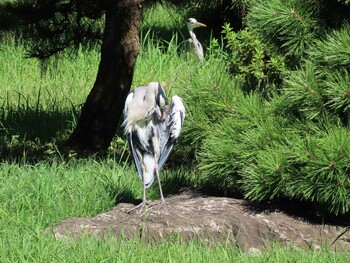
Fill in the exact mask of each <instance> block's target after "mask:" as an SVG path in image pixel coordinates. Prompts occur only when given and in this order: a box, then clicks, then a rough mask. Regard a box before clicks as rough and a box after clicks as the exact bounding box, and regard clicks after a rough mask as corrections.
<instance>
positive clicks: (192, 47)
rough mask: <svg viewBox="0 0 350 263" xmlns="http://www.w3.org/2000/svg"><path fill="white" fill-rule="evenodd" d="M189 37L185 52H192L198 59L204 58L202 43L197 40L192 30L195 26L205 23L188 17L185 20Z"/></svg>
mask: <svg viewBox="0 0 350 263" xmlns="http://www.w3.org/2000/svg"><path fill="white" fill-rule="evenodd" d="M186 25H187V29H188V33H189V34H190V38H189V39H187V41H186V42H187V48H186V49H187V52H189V53H192V54H194V55H195V56H196V57H197V58H198V59H199V60H200V61H203V60H204V51H203V47H202V44H201V43H200V42H199V41H198V39H197V37H196V34H195V33H194V32H193V30H194V29H195V28H197V27H206V25H205V24H203V23H200V22H198V21H197V20H196V19H194V18H189V19H188V20H187V22H186Z"/></svg>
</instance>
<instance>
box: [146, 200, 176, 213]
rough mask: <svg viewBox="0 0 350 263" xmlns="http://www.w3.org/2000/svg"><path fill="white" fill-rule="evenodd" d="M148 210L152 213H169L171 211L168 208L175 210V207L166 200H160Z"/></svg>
mask: <svg viewBox="0 0 350 263" xmlns="http://www.w3.org/2000/svg"><path fill="white" fill-rule="evenodd" d="M148 208H150V210H151V211H152V212H155V211H158V212H161V211H164V212H166V213H169V209H168V208H175V206H173V205H171V204H170V203H169V202H166V201H165V199H164V198H163V199H160V200H157V201H153V202H152V203H151V204H150V205H149V206H148Z"/></svg>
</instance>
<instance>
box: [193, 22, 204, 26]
mask: <svg viewBox="0 0 350 263" xmlns="http://www.w3.org/2000/svg"><path fill="white" fill-rule="evenodd" d="M195 25H196V27H207V25H205V24H203V23H201V22H196V23H195Z"/></svg>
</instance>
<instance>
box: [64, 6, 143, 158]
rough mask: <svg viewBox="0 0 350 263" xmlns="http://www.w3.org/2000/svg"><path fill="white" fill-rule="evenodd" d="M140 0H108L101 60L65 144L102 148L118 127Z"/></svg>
mask: <svg viewBox="0 0 350 263" xmlns="http://www.w3.org/2000/svg"><path fill="white" fill-rule="evenodd" d="M142 3H143V0H109V1H107V3H106V22H105V32H104V38H103V43H102V47H101V61H100V65H99V69H98V73H97V77H96V81H95V84H94V86H93V88H92V90H91V92H90V94H89V95H88V97H87V100H86V102H85V104H84V106H83V108H82V112H81V115H80V118H79V121H78V124H77V127H76V129H75V130H74V132H73V133H72V135H71V136H70V138H69V139H68V144H69V145H70V146H73V147H74V148H76V149H77V150H79V151H81V152H84V153H95V152H104V151H105V150H106V149H107V148H108V146H109V145H110V142H111V140H112V138H113V136H114V134H115V132H116V130H117V127H118V120H119V119H120V117H121V116H122V110H123V107H124V102H125V98H126V96H127V94H128V92H129V90H130V86H131V83H132V78H133V74H134V67H135V63H136V58H137V55H138V53H139V50H140V42H139V26H140V20H141V8H142V7H141V5H142Z"/></svg>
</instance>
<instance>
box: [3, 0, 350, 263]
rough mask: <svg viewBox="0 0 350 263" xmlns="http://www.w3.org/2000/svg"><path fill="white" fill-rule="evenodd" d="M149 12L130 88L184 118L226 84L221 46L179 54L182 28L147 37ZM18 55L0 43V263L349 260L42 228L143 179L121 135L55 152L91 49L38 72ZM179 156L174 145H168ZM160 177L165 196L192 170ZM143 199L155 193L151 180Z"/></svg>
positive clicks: (83, 90)
mask: <svg viewBox="0 0 350 263" xmlns="http://www.w3.org/2000/svg"><path fill="white" fill-rule="evenodd" d="M154 8H155V10H153V12H160V13H162V14H163V13H164V14H168V16H166V17H167V18H166V19H165V20H166V21H167V22H166V25H165V26H162V25H163V24H162V23H161V21H158V22H159V23H160V25H159V27H162V28H163V29H164V30H171V29H172V28H174V27H178V26H181V25H180V24H181V23H182V20H183V19H182V18H181V16H180V15H179V14H180V12H179V11H176V10H174V9H172V10H171V12H169V11H167V10H166V9H163V6H157V7H154ZM170 14H171V15H170ZM164 17H165V15H164ZM151 19H152V13H148V14H147V15H146V20H145V24H144V28H145V30H144V31H143V37H142V48H141V53H140V56H139V57H138V60H137V65H136V71H135V76H134V81H133V86H134V87H135V86H137V85H144V84H147V83H148V82H150V81H161V82H162V83H163V85H164V87H166V88H167V89H166V91H167V93H168V94H180V95H181V96H182V97H183V98H184V102H185V105H186V108H187V111H188V112H187V114H188V116H189V117H188V119H187V120H190V119H191V116H194V115H196V114H197V112H196V106H197V104H196V105H194V104H193V101H195V102H196V103H198V104H199V103H200V105H201V107H203V105H204V104H205V101H203V100H202V101H201V100H200V98H199V97H194V96H195V95H196V94H197V93H198V94H201V95H203V96H205V95H206V94H208V90H210V89H213V88H218V92H219V91H220V88H221V87H230V86H229V85H231V84H230V83H231V82H230V81H231V77H230V76H229V75H228V74H227V73H226V71H225V65H224V64H223V63H224V61H223V60H222V56H221V51H220V50H219V49H211V50H210V51H207V60H206V62H204V64H201V65H200V64H198V63H196V62H195V61H192V60H186V59H185V58H184V57H183V56H181V55H179V53H181V52H180V51H181V47H179V43H180V42H181V41H182V36H181V35H173V33H172V32H171V37H170V38H169V39H170V40H167V42H166V41H163V42H160V41H156V40H152V38H151V36H153V33H151V32H150V31H147V30H146V29H147V27H150V25H152V23H153V22H154V21H153V22H152V20H151ZM158 22H157V23H158ZM147 32H148V33H147ZM24 55H25V50H24V48H23V47H22V46H8V45H0V76H1V77H0V94H1V96H0V161H1V164H0V166H1V169H0V262H347V259H348V257H349V256H350V255H349V253H346V252H343V253H339V252H338V253H333V252H331V251H329V250H327V249H325V250H322V251H320V252H318V251H304V250H296V249H293V248H282V247H280V246H279V245H276V246H275V247H273V248H272V249H270V250H268V251H266V252H263V253H262V254H261V255H255V254H245V253H243V252H242V251H240V250H238V249H236V248H234V247H232V246H230V245H227V246H225V245H217V246H214V247H210V248H209V247H208V246H206V245H205V244H202V243H200V242H196V241H193V242H190V243H189V244H187V243H184V242H182V241H181V240H180V239H175V240H169V241H164V242H161V243H157V244H144V243H142V242H141V241H140V240H138V239H135V240H123V239H115V238H111V239H106V240H98V239H96V238H93V237H82V238H81V239H78V240H76V241H72V240H61V241H57V240H55V239H54V237H53V236H52V235H51V234H48V233H46V232H45V229H46V228H47V227H50V226H53V225H55V224H57V223H59V222H60V221H61V220H63V219H65V218H70V217H80V216H92V215H96V214H98V213H101V212H103V211H107V210H109V209H111V208H112V207H113V206H114V205H115V204H116V203H118V202H120V201H121V200H126V199H140V198H141V196H142V193H141V181H140V180H139V178H138V176H137V174H136V171H135V169H134V167H133V166H132V165H131V164H130V162H128V161H126V162H124V160H125V159H127V157H126V155H125V146H126V145H125V142H124V141H123V140H122V138H116V140H114V141H113V144H112V146H111V149H110V151H109V155H108V156H107V157H106V158H105V159H103V160H98V159H95V158H89V159H76V158H74V153H71V154H68V155H63V154H62V153H61V152H62V151H64V148H63V147H62V146H60V144H59V142H61V141H64V140H65V139H66V138H67V136H68V135H69V134H70V132H71V131H72V129H73V128H74V124H75V122H76V116H77V114H78V113H79V110H80V107H81V105H82V103H84V101H85V99H86V96H87V94H88V92H89V91H90V89H91V87H92V85H93V82H94V80H95V76H96V70H97V65H98V62H99V53H98V50H97V49H96V50H94V51H91V52H89V53H86V52H84V51H82V50H80V51H79V52H78V56H77V57H75V58H73V59H69V58H63V59H61V60H59V61H57V64H56V67H54V66H52V65H51V67H49V70H48V72H47V73H46V74H45V75H44V76H41V72H40V65H39V63H38V62H37V61H36V60H33V59H24V58H23V56H24ZM232 92H233V93H235V92H236V91H235V89H232ZM237 94H238V93H237ZM217 96H220V93H218V94H217ZM224 108H225V107H223V110H224ZM212 117H215V116H212ZM186 125H187V126H186V128H185V129H191V127H194V129H196V130H197V131H198V132H200V129H201V126H200V123H191V122H188V124H186ZM185 133H186V131H185ZM175 150H176V149H175ZM115 153H116V154H115ZM180 154H183V153H182V152H181V151H180V150H179V149H178V150H176V151H175V152H174V155H180ZM172 161H173V160H172ZM161 176H162V182H163V187H164V192H165V193H166V194H170V193H176V191H177V190H178V189H180V188H181V187H183V186H192V187H195V186H197V185H198V184H200V178H198V177H197V171H196V170H195V169H193V170H188V168H183V167H178V166H177V169H176V170H170V169H168V170H163V171H161ZM148 197H149V198H150V199H156V198H159V193H158V189H157V184H154V186H153V187H152V188H151V189H150V190H149V191H148Z"/></svg>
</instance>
